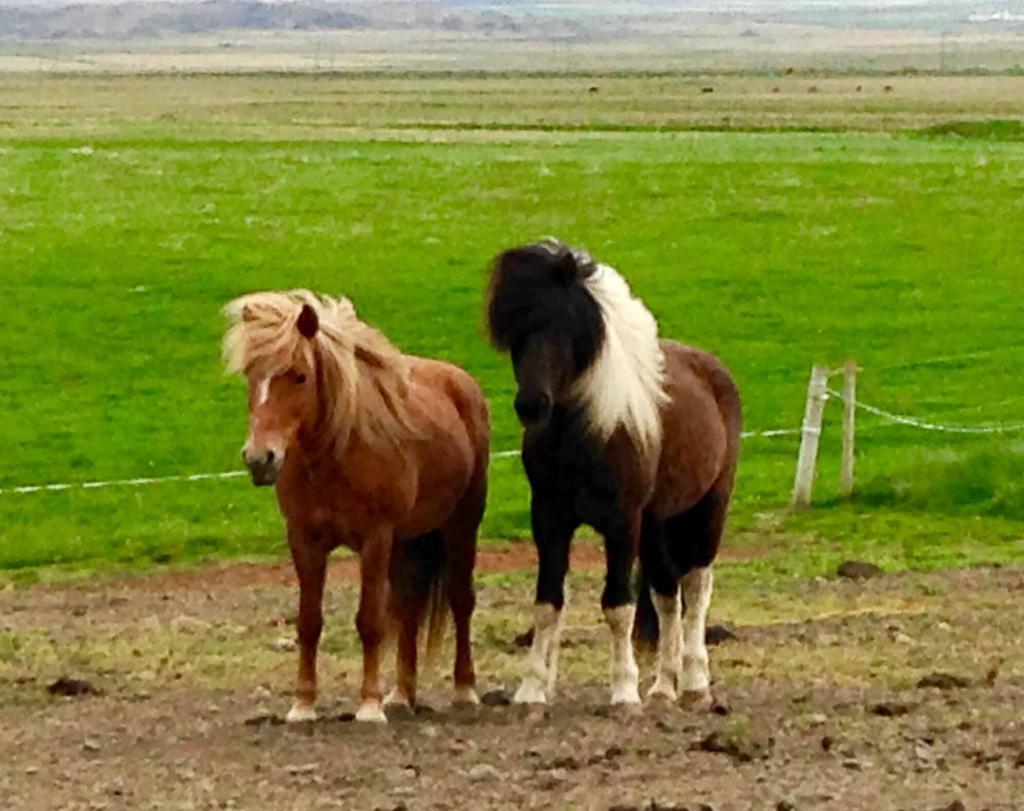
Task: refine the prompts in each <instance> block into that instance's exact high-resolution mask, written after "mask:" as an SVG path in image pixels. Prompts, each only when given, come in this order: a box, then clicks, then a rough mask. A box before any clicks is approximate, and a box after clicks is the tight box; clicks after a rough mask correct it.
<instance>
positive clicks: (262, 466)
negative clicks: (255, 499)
mask: <svg viewBox="0 0 1024 811" xmlns="http://www.w3.org/2000/svg"><path fill="white" fill-rule="evenodd" d="M242 459H243V460H245V465H246V467H248V468H249V474H250V475H251V476H252V483H253V484H254V485H256V486H257V487H269V486H270V485H272V484H274V483H275V482H276V481H277V474H279V473H280V472H281V465H282V464H284V453H281V452H276V451H272V450H266V451H252V450H249V449H248V448H246V449H245V450H243V451H242Z"/></svg>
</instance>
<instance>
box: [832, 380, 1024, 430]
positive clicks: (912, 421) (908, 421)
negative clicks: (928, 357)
mask: <svg viewBox="0 0 1024 811" xmlns="http://www.w3.org/2000/svg"><path fill="white" fill-rule="evenodd" d="M825 391H826V392H827V393H828V395H829V396H830V397H835V398H837V399H839V400H842V401H844V402H845V398H844V397H843V393H842V392H840V391H836V390H835V389H832V388H827V389H825ZM853 405H854V407H856V408H858V409H860V410H861V411H865V412H867V413H868V414H874V415H875V416H876V417H882V418H883V419H885V420H888V421H889V422H892V423H898V424H899V425H907V426H910V427H911V428H919V429H921V430H922V431H939V432H941V433H947V434H1013V433H1017V432H1019V431H1024V422H1015V423H980V424H977V425H967V424H964V423H941V422H932V421H930V420H926V419H921V418H918V417H912V416H910V415H909V414H896V413H895V412H892V411H887V410H886V409H884V408H879V407H878V406H874V405H871V404H869V403H865V402H863V401H862V400H854V402H853Z"/></svg>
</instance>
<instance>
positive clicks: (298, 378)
mask: <svg viewBox="0 0 1024 811" xmlns="http://www.w3.org/2000/svg"><path fill="white" fill-rule="evenodd" d="M295 382H296V383H298V384H299V385H300V386H301V385H302V384H303V383H305V382H306V376H305V375H304V374H302V372H299V373H298V374H297V375H295Z"/></svg>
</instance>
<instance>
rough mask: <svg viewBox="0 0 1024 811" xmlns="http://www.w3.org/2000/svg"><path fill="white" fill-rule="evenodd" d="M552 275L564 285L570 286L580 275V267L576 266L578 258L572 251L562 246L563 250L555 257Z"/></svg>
mask: <svg viewBox="0 0 1024 811" xmlns="http://www.w3.org/2000/svg"><path fill="white" fill-rule="evenodd" d="M551 275H552V276H554V277H555V279H556V280H557V281H559V282H561V283H562V284H569V283H570V282H572V281H573V280H574V279H575V278H576V276H577V275H579V265H577V264H576V256H575V255H574V254H573V252H572V249H570V248H567V247H565V246H564V245H563V246H562V249H561V250H560V251H559V252H558V253H557V254H555V256H554V257H553V266H552V268H551Z"/></svg>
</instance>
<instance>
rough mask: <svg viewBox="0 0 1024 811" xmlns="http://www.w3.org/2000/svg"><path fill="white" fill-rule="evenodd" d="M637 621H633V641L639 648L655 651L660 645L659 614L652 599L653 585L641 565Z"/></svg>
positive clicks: (637, 583)
mask: <svg viewBox="0 0 1024 811" xmlns="http://www.w3.org/2000/svg"><path fill="white" fill-rule="evenodd" d="M635 585H636V619H635V620H634V621H633V639H634V641H635V642H636V644H637V645H638V646H639V647H642V648H650V649H653V648H655V647H656V646H657V644H658V614H657V612H656V611H655V610H654V601H653V600H652V599H651V583H650V581H649V580H648V579H647V573H646V572H645V571H644V567H643V566H642V565H641V566H639V567H638V568H637V573H636V578H635Z"/></svg>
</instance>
